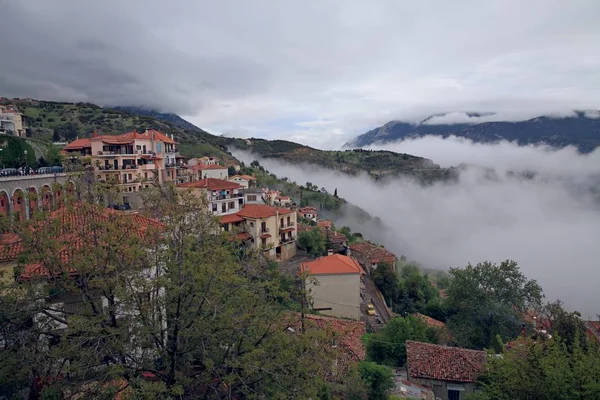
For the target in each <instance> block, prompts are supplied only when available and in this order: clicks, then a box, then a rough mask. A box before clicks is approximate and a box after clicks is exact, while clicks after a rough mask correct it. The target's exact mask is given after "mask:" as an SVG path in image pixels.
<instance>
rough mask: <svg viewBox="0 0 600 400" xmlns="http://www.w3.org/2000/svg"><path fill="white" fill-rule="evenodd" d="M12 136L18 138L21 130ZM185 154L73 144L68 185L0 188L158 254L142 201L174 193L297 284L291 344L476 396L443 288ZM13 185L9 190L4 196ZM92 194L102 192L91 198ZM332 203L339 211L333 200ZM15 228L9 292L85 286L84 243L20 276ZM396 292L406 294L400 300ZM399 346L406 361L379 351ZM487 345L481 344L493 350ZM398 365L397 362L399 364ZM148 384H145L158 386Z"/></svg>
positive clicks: (166, 143) (410, 388)
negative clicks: (109, 228) (319, 347)
mask: <svg viewBox="0 0 600 400" xmlns="http://www.w3.org/2000/svg"><path fill="white" fill-rule="evenodd" d="M0 111H1V110H0ZM13 111H14V110H13ZM4 113H5V114H6V110H4ZM6 126H8V125H6ZM4 129H6V128H4ZM10 131H11V132H15V133H13V134H15V135H17V136H18V135H19V133H18V132H19V128H13V129H10ZM178 146H179V143H178V142H177V138H176V137H174V135H168V134H165V133H163V132H160V131H158V130H155V129H147V130H144V131H142V132H138V131H129V132H125V133H121V134H118V135H103V134H98V133H97V132H94V133H93V134H92V135H91V137H89V138H77V139H75V140H72V141H70V142H69V143H67V144H66V145H65V146H64V147H63V148H62V151H61V156H62V165H61V166H60V167H61V168H62V169H61V173H60V174H59V175H60V180H59V179H58V178H59V176H58V175H57V174H56V173H54V174H45V173H44V171H42V172H41V173H39V174H37V175H36V179H40V182H42V183H41V185H40V186H35V185H31V186H28V185H30V183H29V182H30V181H29V180H30V179H32V177H31V176H30V175H17V176H11V177H6V178H0V179H5V180H6V182H0V214H2V215H3V216H4V217H5V218H7V219H9V220H11V221H17V222H20V223H24V224H27V223H33V222H35V221H36V218H38V217H39V215H40V214H43V213H46V218H49V220H51V221H54V222H57V223H58V229H59V231H60V234H56V237H58V238H66V237H84V238H85V236H86V235H87V233H85V232H82V231H81V230H82V229H84V227H85V226H87V225H88V224H90V223H92V222H94V223H95V222H97V221H102V222H103V223H108V221H116V222H114V223H116V224H117V225H119V226H121V225H123V226H126V228H124V229H126V231H127V232H132V233H134V235H133V236H136V237H139V238H141V240H142V242H144V243H145V245H150V244H149V243H151V241H150V242H146V240H150V238H149V236H150V232H152V231H153V229H162V228H160V227H161V226H163V225H164V224H165V223H166V222H165V219H164V218H163V217H164V216H161V215H156V216H152V217H150V216H148V215H147V213H146V211H147V210H146V209H145V207H146V204H145V199H144V197H145V193H146V192H149V191H151V190H153V189H160V190H163V192H161V193H162V194H161V196H166V194H165V193H166V192H165V190H166V189H165V188H172V189H173V190H174V191H175V192H176V193H178V196H181V197H182V198H186V197H190V198H193V199H195V200H196V201H197V204H198V206H197V208H195V210H196V213H205V214H206V215H209V216H211V217H212V218H214V219H215V220H216V222H217V224H218V232H213V233H214V234H219V235H224V237H227V238H228V239H227V240H228V241H229V242H231V243H236V244H237V246H239V247H236V249H243V250H244V251H250V252H256V254H258V255H259V258H260V259H261V260H263V261H264V262H268V263H275V264H273V265H275V266H276V267H277V269H278V270H279V271H280V272H281V273H282V274H284V275H285V276H286V277H287V279H290V280H291V281H292V282H295V283H294V285H297V287H298V290H300V296H299V303H298V304H299V306H298V304H296V306H295V308H294V307H292V308H291V309H290V310H289V311H290V312H292V311H293V312H294V313H298V315H301V317H298V318H292V320H293V321H290V322H289V323H288V325H287V328H286V329H287V332H292V333H294V334H295V333H297V332H298V331H302V332H304V330H305V329H306V327H307V326H314V327H316V328H317V329H321V328H323V329H326V330H327V331H328V332H330V334H331V335H333V336H331V338H330V340H329V342H328V343H329V344H328V345H327V346H329V347H331V348H330V349H329V350H331V351H332V354H333V358H334V361H335V365H337V367H336V368H337V371H338V372H337V374H340V373H341V372H340V371H346V372H347V371H350V370H351V369H352V368H354V367H353V366H356V365H358V363H360V362H363V361H365V360H367V359H368V360H369V361H374V362H378V363H379V364H381V365H387V366H390V367H393V368H392V369H390V370H389V371H390V373H391V374H392V375H393V385H392V386H390V387H388V388H387V389H386V391H387V393H388V394H389V395H394V396H396V398H423V399H442V400H456V399H462V398H465V395H466V394H468V393H472V392H473V391H475V390H476V389H477V382H478V378H479V377H480V376H481V375H482V374H483V373H484V372H485V368H486V363H487V361H486V360H487V356H486V353H485V352H484V351H482V350H473V349H472V348H467V346H465V347H458V344H460V343H461V340H460V338H459V337H458V336H455V335H458V333H457V331H456V330H453V329H455V326H454V325H453V326H452V327H448V326H447V324H446V322H445V319H446V318H447V315H449V312H448V308H449V307H448V306H446V305H445V303H444V299H445V298H446V297H447V296H448V295H447V294H446V290H445V288H446V286H444V285H442V282H441V281H438V280H436V279H433V277H429V276H428V275H427V274H425V273H422V272H420V271H419V269H418V268H416V267H414V266H411V265H409V264H407V262H406V260H404V259H403V258H402V257H400V255H396V254H393V253H392V252H390V251H389V250H387V249H385V248H384V247H382V246H380V245H378V244H376V243H372V242H370V241H368V238H364V237H362V235H360V234H358V233H352V232H351V231H350V229H349V228H348V227H338V226H336V224H335V221H330V220H326V219H323V218H321V215H320V214H321V211H322V210H321V209H320V208H319V207H317V206H318V205H317V204H307V201H306V198H304V197H302V193H304V192H303V190H305V191H306V192H307V193H308V192H318V191H319V189H318V188H313V187H309V185H308V184H307V185H306V187H304V186H303V187H302V189H301V190H300V198H299V197H298V196H297V195H296V194H295V193H285V192H282V191H281V190H275V189H272V188H269V187H266V186H263V185H261V180H262V176H264V174H265V172H264V170H261V167H260V165H258V163H256V164H255V165H252V166H246V165H244V164H242V163H239V162H237V161H235V160H232V159H230V158H225V157H223V156H222V155H219V154H213V155H207V156H202V157H192V158H186V157H184V156H182V155H181V154H180V153H179V150H178ZM253 164H254V163H253ZM67 171H69V172H67ZM46 176H47V180H46V181H44V179H46V178H45V177H46ZM8 182H11V185H13V186H11V188H12V189H8V186H6V185H5V183H6V184H8ZM93 187H94V188H96V187H101V188H102V189H103V191H102V192H99V194H94V195H89V196H88V195H87V194H89V193H92V188H93ZM94 190H95V189H94ZM86 193H87V194H86ZM328 196H332V197H333V198H334V199H337V190H336V192H335V194H334V195H329V194H328ZM86 202H92V203H96V204H101V205H102V207H104V208H103V211H96V212H87V211H86V210H88V207H89V206H86V205H85V204H84V203H86ZM73 207H74V208H73ZM17 222H10V223H9V224H8V225H6V227H5V232H4V233H3V234H2V236H1V237H0V241H1V243H0V263H1V264H0V265H1V267H0V268H2V272H3V275H2V276H3V277H4V278H3V279H5V281H6V282H11V283H17V284H24V283H27V282H34V281H35V282H37V284H39V285H40V287H46V289H45V290H46V291H48V290H50V289H48V287H51V285H52V282H54V281H55V280H56V279H74V280H77V279H79V278H81V275H82V271H81V268H82V264H77V263H76V262H75V260H77V257H78V256H77V255H76V254H74V253H73V252H72V250H77V249H78V248H81V249H83V248H84V247H85V243H82V242H80V241H76V242H75V243H76V244H75V245H74V248H73V249H64V250H61V251H65V253H64V255H63V256H62V258H60V260H59V261H58V263H57V264H55V265H54V266H53V267H52V268H51V267H49V266H47V265H46V264H45V263H44V260H39V259H38V260H37V261H36V262H31V263H27V264H24V265H23V263H22V257H23V255H24V254H25V253H26V251H25V249H26V248H27V246H28V244H27V243H26V242H25V237H24V236H26V235H23V234H20V233H18V232H17V233H15V229H13V228H11V226H15V225H14V224H16V223H17ZM31 226H35V227H36V228H35V229H43V228H38V227H37V225H31ZM84 230H85V229H84ZM84 241H85V239H84ZM75 252H76V251H75ZM56 271H60V272H56ZM65 271H67V274H66V276H65V275H64V273H65ZM144 271H145V274H146V275H148V276H150V277H151V276H158V275H159V274H160V272H159V271H158V267H151V268H147V267H146V268H145V269H144ZM7 277H8V278H7ZM11 277H12V278H11ZM398 277H400V278H398ZM146 279H152V278H146ZM398 279H403V281H401V282H400V283H399V282H398ZM13 281H14V282H13ZM390 282H395V283H390ZM400 284H402V285H404V286H402V287H403V290H404V291H403V292H402V293H397V290H398V287H400V286H398V285H400ZM390 285H392V286H390ZM394 285H395V286H394ZM442 286H443V287H442ZM450 295H452V293H450ZM78 298H80V297H78V296H77V293H71V292H65V293H62V294H61V295H60V296H58V297H57V296H50V295H49V296H47V297H46V299H45V301H46V302H47V304H48V305H51V308H52V314H51V316H50V319H51V320H53V321H54V322H52V321H51V322H52V324H51V327H50V328H49V329H50V332H58V331H60V330H64V329H67V328H68V327H69V324H71V322H70V317H69V315H70V313H71V312H72V311H71V310H75V309H78V307H81V305H78V304H79V301H80V300H77V299H78ZM399 299H400V301H398V300H399ZM298 307H299V308H298ZM454 307H458V306H456V305H454ZM528 312H529V310H528ZM48 315H49V314H47V311H46V315H45V316H42V315H41V314H40V315H36V316H35V318H34V322H33V323H34V324H35V323H37V322H35V321H41V320H43V319H44V318H46V317H47V316H48ZM292 315H296V314H292ZM528 315H529V314H528ZM438 318H439V319H438ZM523 318H525V317H523ZM547 320H548V319H547V318H546V317H544V316H543V315H542V314H539V315H537V314H536V316H534V317H531V318H530V319H529V328H528V330H527V332H526V330H525V328H523V330H522V334H521V336H520V338H521V339H517V340H516V341H513V342H511V343H512V346H513V347H517V348H518V347H519V346H521V345H522V343H521V342H520V340H522V341H523V343H524V342H525V341H526V340H529V339H528V338H533V340H537V341H540V340H541V339H539V338H540V337H541V336H542V335H543V334H544V335H545V334H546V332H547V331H548V330H549V328H547V327H545V326H542V325H543V324H542V322H541V321H547ZM398 321H406V322H402V323H406V324H414V325H415V328H414V329H415V332H416V331H419V330H420V331H419V332H421V333H420V334H418V335H416V334H415V335H414V336H412V337H406V338H402V339H401V340H400V341H399V342H395V341H396V340H397V339H391V338H393V337H394V332H398V331H396V330H395V329H396V325H397V324H398V323H399V322H398ZM272 322H273V323H283V322H282V321H280V320H277V321H272ZM311 324H312V325H311ZM585 327H586V329H587V335H588V336H589V338H590V339H591V340H592V339H593V340H596V341H598V340H599V338H600V325H599V323H598V322H596V321H585ZM544 337H546V336H544ZM391 340H393V341H394V342H395V343H396V344H395V345H394V346H396V345H397V346H400V347H399V348H402V350H401V351H399V350H391V349H387V350H386V349H384V348H383V347H382V346H381V343H392V342H390V341H391ZM544 340H549V339H544ZM378 343H379V344H378ZM463 343H466V342H463ZM490 343H491V342H484V344H485V346H488V345H489V344H490ZM0 345H1V347H0V350H2V351H8V350H9V349H10V348H11V343H10V341H8V340H7V339H3V338H2V337H0ZM450 345H452V346H450ZM327 346H326V347H327ZM468 347H472V345H470V346H468ZM393 348H394V349H395V347H393ZM329 350H328V351H329ZM382 352H383V353H385V354H383V353H382ZM390 354H393V357H396V358H395V359H394V360H393V361H392V362H390V361H389V357H390ZM144 374H145V375H143V376H144V377H145V378H144V379H148V380H149V381H152V380H153V379H158V378H157V376H158V375H159V374H158V373H156V372H148V371H146V372H144ZM328 376H329V375H328ZM329 378H331V379H333V380H335V379H338V378H340V376H339V375H335V376H334V377H331V376H329ZM219 384H220V383H219ZM42 386H43V385H42ZM221 389H222V388H220V389H219V390H221Z"/></svg>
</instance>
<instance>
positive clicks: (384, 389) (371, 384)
mask: <svg viewBox="0 0 600 400" xmlns="http://www.w3.org/2000/svg"><path fill="white" fill-rule="evenodd" d="M358 370H359V372H360V376H361V377H362V379H363V381H364V382H365V383H366V385H367V390H368V395H369V400H387V399H388V395H387V393H388V391H389V390H391V389H392V388H393V387H394V379H393V378H394V377H393V373H392V370H391V369H390V368H388V367H385V366H383V365H378V364H376V363H374V362H369V361H363V362H361V363H360V364H359V366H358Z"/></svg>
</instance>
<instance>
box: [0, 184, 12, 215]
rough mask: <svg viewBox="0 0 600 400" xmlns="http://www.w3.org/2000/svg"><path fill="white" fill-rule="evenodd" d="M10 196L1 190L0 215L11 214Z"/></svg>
mask: <svg viewBox="0 0 600 400" xmlns="http://www.w3.org/2000/svg"><path fill="white" fill-rule="evenodd" d="M11 211H12V210H11V208H10V196H9V194H8V193H7V192H6V191H4V190H2V191H0V215H9V214H10V213H11Z"/></svg>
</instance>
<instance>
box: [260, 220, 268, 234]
mask: <svg viewBox="0 0 600 400" xmlns="http://www.w3.org/2000/svg"><path fill="white" fill-rule="evenodd" d="M260 231H261V232H266V231H267V223H266V222H261V223H260Z"/></svg>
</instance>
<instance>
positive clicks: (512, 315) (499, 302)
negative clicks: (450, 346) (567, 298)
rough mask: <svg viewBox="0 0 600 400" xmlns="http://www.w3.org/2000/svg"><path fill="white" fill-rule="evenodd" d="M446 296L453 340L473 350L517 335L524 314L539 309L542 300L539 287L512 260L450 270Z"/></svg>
mask: <svg viewBox="0 0 600 400" xmlns="http://www.w3.org/2000/svg"><path fill="white" fill-rule="evenodd" d="M446 294H447V296H448V298H447V303H448V306H449V307H450V308H451V309H453V312H454V315H452V316H451V317H450V319H449V321H448V326H449V328H450V331H451V334H452V337H453V338H454V339H455V340H456V342H457V344H459V345H460V346H464V347H471V348H485V347H488V348H489V347H491V346H493V345H494V343H497V342H496V340H495V339H496V335H499V337H500V338H501V340H502V341H506V340H508V339H510V338H513V337H515V336H516V335H518V333H519V327H520V324H521V320H522V314H523V312H525V311H526V310H527V309H529V308H533V307H540V304H541V299H542V297H543V295H542V288H541V287H540V285H539V284H538V283H537V282H536V281H535V280H529V279H527V278H526V277H525V276H524V275H523V274H522V273H521V271H520V270H519V267H518V266H517V263H516V262H514V261H511V260H507V261H504V262H502V263H501V264H500V265H496V264H493V263H490V262H483V263H479V264H477V265H475V266H473V265H471V264H469V265H467V266H466V267H465V268H450V281H449V286H448V289H447V291H446Z"/></svg>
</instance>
